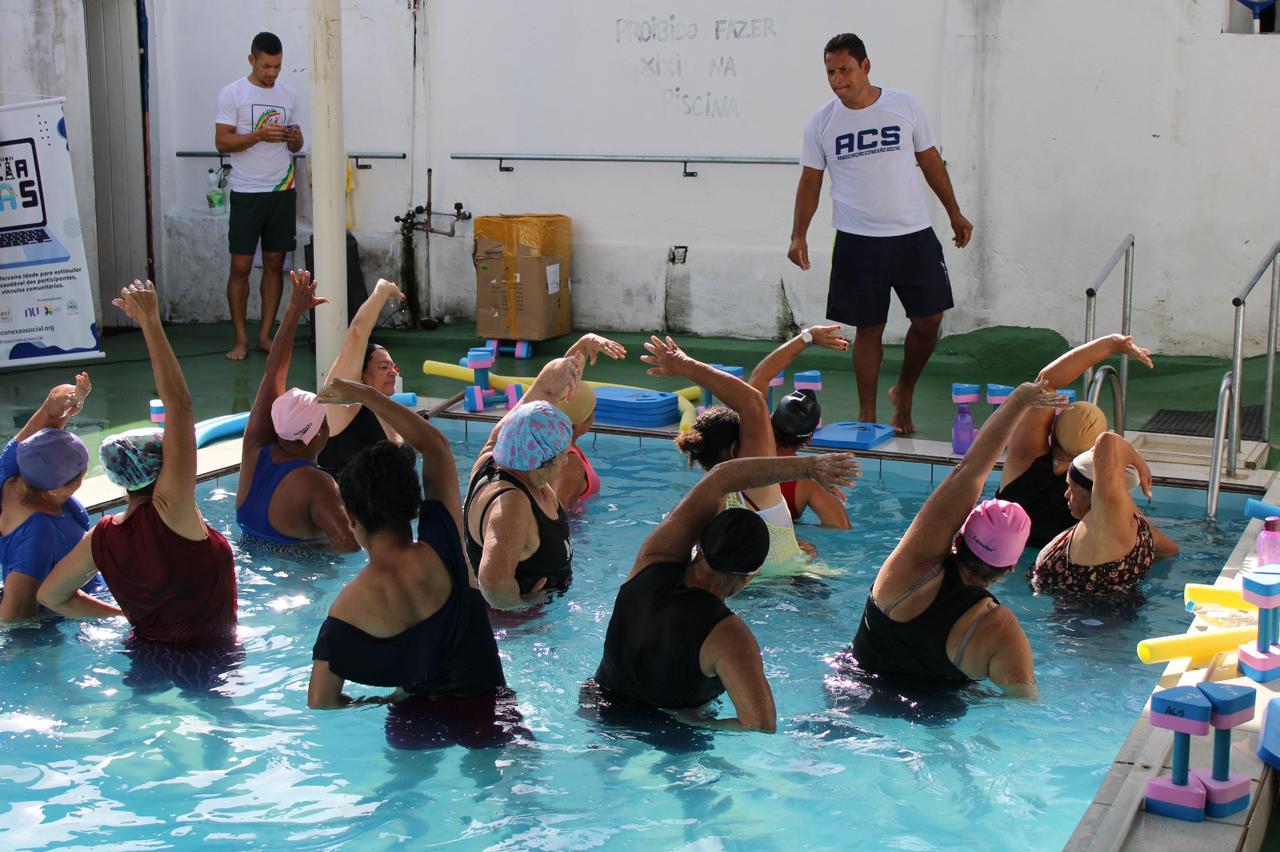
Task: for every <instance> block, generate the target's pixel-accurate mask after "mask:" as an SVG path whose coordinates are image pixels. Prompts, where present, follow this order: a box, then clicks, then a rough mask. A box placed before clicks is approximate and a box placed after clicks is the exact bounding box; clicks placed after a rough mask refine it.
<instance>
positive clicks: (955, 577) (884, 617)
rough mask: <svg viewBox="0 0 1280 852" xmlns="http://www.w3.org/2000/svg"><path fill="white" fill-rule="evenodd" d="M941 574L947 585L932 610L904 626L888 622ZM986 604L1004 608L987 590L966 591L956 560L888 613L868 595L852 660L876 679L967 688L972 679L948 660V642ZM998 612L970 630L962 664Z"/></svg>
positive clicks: (949, 559)
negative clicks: (977, 606)
mask: <svg viewBox="0 0 1280 852" xmlns="http://www.w3.org/2000/svg"><path fill="white" fill-rule="evenodd" d="M939 571H941V572H942V585H941V586H940V587H939V588H938V596H937V597H936V598H934V601H933V603H931V604H929V607H928V609H926V610H925V611H924V612H922V613H920V614H919V615H917V616H916V617H915V618H913V619H911V620H910V621H901V622H899V621H894V620H893V619H891V618H890V617H889V612H891V611H892V610H893V608H894V607H895V606H897V605H898V603H900V602H901V601H902V600H903V599H904V598H906V597H907V595H910V594H911V593H912V592H914V591H915V590H916V589H918V588H919V587H920V586H922V585H924V584H925V583H927V582H928V581H929V580H931V579H933V578H934V577H936V576H937V575H938V572H939ZM986 598H991V599H992V600H993V601H995V602H996V604H999V603H1000V601H998V600H996V597H995V595H993V594H991V592H989V591H987V590H986V589H984V588H982V587H980V586H968V585H965V583H964V582H963V581H962V580H961V579H960V571H959V569H958V568H957V567H956V565H955V560H954V558H953V557H950V556H948V557H947V559H946V560H945V561H943V563H942V564H941V565H939V566H938V567H937V568H935V569H934V570H933V571H931V572H929V573H928V574H926V575H925V576H924V577H923V578H922V579H921V580H920V581H919V582H917V583H916V584H915V585H914V586H912V587H911V588H910V589H908V590H907V591H906V592H905V593H903V594H902V595H900V596H899V597H898V599H897V600H895V601H893V602H892V603H890V604H889V605H888V606H887V607H886V608H885V609H883V610H882V609H881V608H880V607H879V605H877V604H876V602H875V600H874V599H873V598H872V597H871V595H870V594H868V595H867V603H866V606H864V607H863V610H862V621H861V622H860V623H859V624H858V633H857V635H856V636H854V637H853V656H854V657H855V658H856V659H857V661H858V665H859V666H860V667H861V668H862V669H864V670H865V671H868V672H872V673H877V674H900V675H912V676H915V677H922V678H929V679H931V680H945V681H953V682H964V683H968V682H969V681H970V680H971V678H970V677H969V676H968V675H966V674H965V673H964V672H963V671H961V670H960V669H959V668H958V667H957V665H956V662H953V661H952V660H951V659H950V658H949V657H948V656H947V637H948V636H950V635H951V628H953V627H954V626H955V624H956V621H958V620H959V619H960V617H961V616H962V615H964V614H965V613H966V612H968V611H969V610H971V609H972V608H973V606H974V604H976V603H978V602H979V601H982V600H984V599H986ZM994 609H995V607H990V608H988V610H987V611H986V612H985V613H983V614H981V615H979V616H978V617H977V619H975V620H974V622H973V624H971V625H970V626H969V629H968V631H966V633H965V635H964V638H962V639H961V640H960V647H959V648H958V649H957V651H956V661H957V662H958V661H959V660H960V659H962V658H963V657H964V649H965V646H967V645H968V644H969V639H970V638H972V636H973V633H974V631H975V630H976V629H977V627H978V625H979V624H980V623H982V620H983V619H984V618H985V617H986V615H987V614H988V613H990V612H991V611H992V610H994Z"/></svg>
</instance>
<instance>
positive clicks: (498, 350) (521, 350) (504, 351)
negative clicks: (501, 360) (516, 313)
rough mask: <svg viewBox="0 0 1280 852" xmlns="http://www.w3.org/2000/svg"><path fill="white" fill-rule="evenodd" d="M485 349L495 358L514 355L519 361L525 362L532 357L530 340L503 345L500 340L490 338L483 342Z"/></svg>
mask: <svg viewBox="0 0 1280 852" xmlns="http://www.w3.org/2000/svg"><path fill="white" fill-rule="evenodd" d="M484 345H485V347H486V348H487V349H488V350H489V351H490V352H492V353H493V356H494V357H495V358H496V357H498V356H499V355H514V356H515V357H516V358H518V359H520V360H522V361H523V360H527V359H529V358H532V357H533V342H532V341H530V340H517V341H515V342H514V343H503V342H502V341H501V340H498V339H496V338H493V337H490V338H489V339H487V340H486V341H485V342H484Z"/></svg>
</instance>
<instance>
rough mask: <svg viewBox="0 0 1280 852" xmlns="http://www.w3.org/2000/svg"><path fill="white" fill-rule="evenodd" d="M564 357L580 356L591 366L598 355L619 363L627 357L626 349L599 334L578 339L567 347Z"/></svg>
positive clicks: (589, 334)
mask: <svg viewBox="0 0 1280 852" xmlns="http://www.w3.org/2000/svg"><path fill="white" fill-rule="evenodd" d="M565 354H566V355H571V354H572V355H577V354H582V355H585V356H586V357H587V359H588V360H589V361H590V362H591V364H593V365H594V364H595V363H596V358H597V357H599V356H600V355H608V356H609V357H610V358H612V359H613V360H615V361H620V360H622V359H623V358H625V357H627V348H626V347H625V346H623V345H622V344H621V343H618V342H617V341H616V340H610V339H609V338H607V337H603V336H601V335H599V334H591V333H587V334H584V335H582V337H581V338H579V339H578V342H577V343H575V344H573V346H571V347H569V351H568V352H566V353H565Z"/></svg>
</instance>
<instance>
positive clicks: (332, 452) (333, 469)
mask: <svg viewBox="0 0 1280 852" xmlns="http://www.w3.org/2000/svg"><path fill="white" fill-rule="evenodd" d="M385 440H387V431H386V430H385V429H383V428H382V422H381V421H380V420H378V415H376V414H374V413H373V412H372V411H370V410H369V409H368V408H366V407H365V406H363V405H362V406H360V411H359V412H357V413H356V416H355V417H354V418H353V419H352V420H351V422H350V423H348V424H347V428H345V429H343V430H342V431H341V432H339V433H338V434H337V435H333V436H331V437H330V438H329V440H328V441H327V442H326V443H325V445H324V449H323V450H321V451H320V455H319V456H318V457H317V458H316V467H318V468H320V469H321V470H323V471H324V472H325V473H327V474H329V475H330V476H332V477H333V478H334V479H337V478H338V474H339V473H341V472H342V469H343V468H344V467H346V466H347V462H349V461H351V460H352V459H353V458H355V457H356V456H357V455H359V454H360V451H361V450H363V449H364V448H365V447H371V446H373V445H374V444H376V443H378V442H379V441H385Z"/></svg>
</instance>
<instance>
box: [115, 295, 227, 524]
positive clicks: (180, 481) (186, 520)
mask: <svg viewBox="0 0 1280 852" xmlns="http://www.w3.org/2000/svg"><path fill="white" fill-rule="evenodd" d="M111 303H112V304H113V305H115V306H116V307H117V308H119V309H120V310H122V311H124V312H125V314H126V315H128V317H129V318H130V319H131V320H133V321H134V322H136V323H137V324H138V327H139V328H141V329H142V337H143V340H145V341H146V344H147V353H148V354H149V355H150V357H151V373H152V375H153V376H154V377H155V381H156V392H157V393H158V394H159V395H160V401H161V402H163V403H164V416H165V425H164V456H163V461H162V462H161V465H160V475H159V476H158V477H157V478H156V485H155V489H154V491H153V492H152V502H153V503H154V504H155V506H156V508H157V510H158V511H159V512H160V517H161V518H163V519H164V521H165V523H166V524H168V525H169V527H170V529H173V530H174V531H175V532H177V533H178V534H179V535H186V536H187V537H189V538H200V537H202V536H203V535H204V521H203V519H202V517H201V515H200V510H199V509H198V508H197V507H196V419H195V411H194V409H193V407H192V405H191V391H190V390H189V389H188V388H187V380H186V378H185V377H184V376H183V375H182V367H181V366H179V364H178V358H177V356H176V355H174V354H173V347H171V346H170V345H169V338H168V337H167V336H166V335H165V332H164V325H163V324H162V323H161V322H160V305H159V300H158V299H157V298H156V290H155V285H153V284H152V283H151V282H150V281H148V282H146V283H145V284H143V283H142V282H140V281H137V280H136V279H135V280H134V282H133V283H132V284H130V285H129V286H127V287H125V288H124V289H122V290H121V291H120V298H118V299H113V300H112V302H111Z"/></svg>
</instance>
